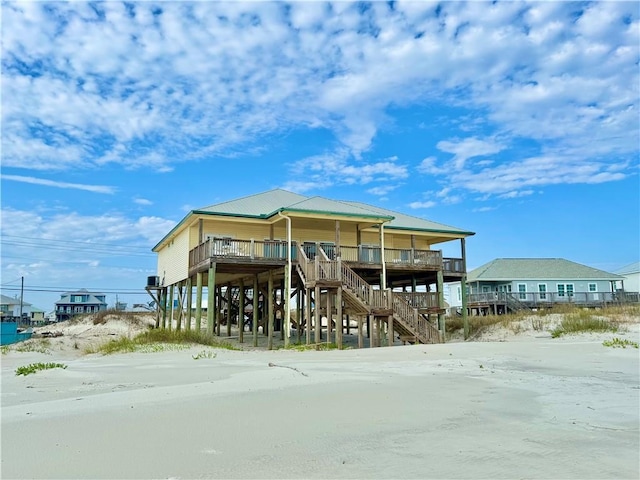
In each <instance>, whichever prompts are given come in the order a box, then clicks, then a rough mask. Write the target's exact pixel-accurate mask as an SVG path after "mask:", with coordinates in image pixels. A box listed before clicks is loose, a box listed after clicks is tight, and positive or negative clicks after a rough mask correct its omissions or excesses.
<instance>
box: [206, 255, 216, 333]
mask: <svg viewBox="0 0 640 480" xmlns="http://www.w3.org/2000/svg"><path fill="white" fill-rule="evenodd" d="M208 273H209V275H208V278H207V333H208V334H209V335H211V336H212V337H213V332H214V321H215V315H216V312H215V310H216V264H215V262H211V265H210V266H209V272H208Z"/></svg>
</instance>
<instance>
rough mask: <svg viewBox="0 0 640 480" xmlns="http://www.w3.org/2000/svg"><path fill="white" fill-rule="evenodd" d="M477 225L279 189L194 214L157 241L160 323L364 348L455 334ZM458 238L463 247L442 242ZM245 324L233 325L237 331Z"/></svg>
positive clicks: (153, 282)
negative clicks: (459, 286) (451, 292)
mask: <svg viewBox="0 0 640 480" xmlns="http://www.w3.org/2000/svg"><path fill="white" fill-rule="evenodd" d="M470 235H473V232H469V231H466V230H462V229H459V228H455V227H451V226H447V225H443V224H439V223H435V222H431V221H429V220H425V219H422V218H417V217H412V216H409V215H405V214H402V213H398V212H393V211H391V210H386V209H383V208H379V207H376V206H372V205H367V204H364V203H360V202H352V201H338V200H331V199H328V198H323V197H306V196H304V195H300V194H297V193H293V192H289V191H286V190H281V189H276V190H271V191H268V192H264V193H260V194H256V195H251V196H248V197H243V198H239V199H236V200H231V201H228V202H223V203H219V204H217V205H212V206H209V207H205V208H202V209H199V210H193V211H191V212H189V213H188V214H187V215H186V216H185V217H184V218H183V219H182V220H181V221H180V222H179V223H178V224H177V225H176V226H175V227H174V228H173V229H172V230H171V231H170V232H169V233H167V234H166V235H165V237H164V238H163V239H162V240H160V242H159V243H158V244H157V245H156V246H155V247H154V248H153V251H154V252H156V253H157V254H158V270H157V276H153V277H149V278H148V279H147V291H148V292H149V293H150V294H151V295H152V297H153V298H154V300H155V301H156V303H157V305H158V310H157V320H156V323H157V326H159V327H164V328H177V329H182V328H185V329H193V328H195V329H197V330H203V331H206V332H208V333H209V334H211V335H225V334H226V335H227V336H231V335H232V332H233V334H234V336H235V335H236V334H237V335H238V337H239V341H240V342H244V341H245V336H246V335H247V334H250V335H251V336H252V337H253V344H254V345H255V346H257V345H258V336H259V335H264V336H266V337H267V341H266V346H267V347H268V348H273V340H274V332H279V333H280V337H281V339H283V340H284V343H285V345H287V344H289V343H290V342H292V341H293V339H292V337H293V336H297V340H296V341H298V342H305V343H307V344H320V342H327V343H335V344H336V345H337V347H338V348H342V346H343V335H344V334H345V332H346V333H350V331H351V329H352V328H353V329H354V331H356V330H357V343H358V346H360V347H362V346H364V342H365V341H364V332H365V329H366V333H367V336H368V337H369V345H370V346H379V345H381V344H388V345H392V344H393V343H394V342H396V341H398V340H399V339H400V340H403V341H409V342H415V343H438V342H442V341H443V332H444V312H445V310H444V305H445V303H444V291H443V285H444V283H445V282H452V281H461V282H463V283H464V281H465V279H466V260H465V238H466V237H468V236H470ZM452 241H457V242H459V245H460V255H459V256H456V258H443V255H442V251H441V250H438V249H437V246H438V245H439V244H441V243H443V242H452ZM232 327H233V330H232Z"/></svg>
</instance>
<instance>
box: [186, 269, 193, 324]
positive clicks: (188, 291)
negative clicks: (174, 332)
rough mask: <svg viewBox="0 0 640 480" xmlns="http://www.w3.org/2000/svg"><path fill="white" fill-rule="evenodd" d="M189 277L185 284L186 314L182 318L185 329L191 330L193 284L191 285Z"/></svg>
mask: <svg viewBox="0 0 640 480" xmlns="http://www.w3.org/2000/svg"><path fill="white" fill-rule="evenodd" d="M191 282H192V280H191V277H189V278H187V286H186V287H185V294H186V295H187V316H186V318H185V319H184V328H185V330H186V331H189V330H191V309H192V308H193V285H191Z"/></svg>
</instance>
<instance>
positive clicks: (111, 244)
mask: <svg viewBox="0 0 640 480" xmlns="http://www.w3.org/2000/svg"><path fill="white" fill-rule="evenodd" d="M2 237H3V238H20V239H23V240H25V239H26V240H34V241H38V242H52V243H56V242H57V243H63V244H65V245H66V244H69V243H77V244H78V245H85V246H90V245H101V246H105V247H127V248H137V249H140V250H143V249H144V250H146V251H149V250H150V248H149V247H136V246H133V245H120V244H117V243H100V242H79V241H77V240H56V239H53V238H51V239H49V238H34V237H24V236H20V235H2Z"/></svg>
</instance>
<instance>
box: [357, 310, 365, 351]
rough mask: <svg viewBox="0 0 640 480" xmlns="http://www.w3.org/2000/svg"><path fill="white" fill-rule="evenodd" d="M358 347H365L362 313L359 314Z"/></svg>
mask: <svg viewBox="0 0 640 480" xmlns="http://www.w3.org/2000/svg"><path fill="white" fill-rule="evenodd" d="M357 320H358V348H362V347H364V335H363V334H362V315H358V317H357Z"/></svg>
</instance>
